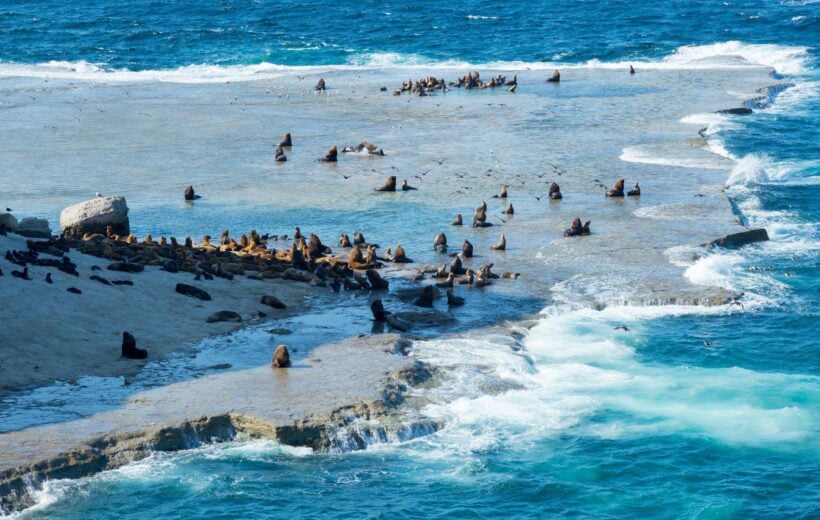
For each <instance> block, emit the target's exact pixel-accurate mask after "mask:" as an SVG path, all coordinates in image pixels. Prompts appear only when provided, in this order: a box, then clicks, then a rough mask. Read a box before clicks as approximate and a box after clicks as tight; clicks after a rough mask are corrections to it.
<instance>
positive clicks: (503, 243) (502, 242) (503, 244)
mask: <svg viewBox="0 0 820 520" xmlns="http://www.w3.org/2000/svg"><path fill="white" fill-rule="evenodd" d="M490 249H492V250H493V251H505V250H506V249H507V239H506V238H504V233H501V238H500V239H499V240H498V243H497V244H496V245H494V246H490Z"/></svg>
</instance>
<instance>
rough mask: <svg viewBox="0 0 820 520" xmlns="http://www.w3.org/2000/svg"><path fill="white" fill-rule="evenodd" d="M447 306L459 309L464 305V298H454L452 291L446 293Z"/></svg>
mask: <svg viewBox="0 0 820 520" xmlns="http://www.w3.org/2000/svg"><path fill="white" fill-rule="evenodd" d="M447 305H449V306H450V307H461V306H462V305H464V298H462V297H461V296H456V295H455V294H453V291H447Z"/></svg>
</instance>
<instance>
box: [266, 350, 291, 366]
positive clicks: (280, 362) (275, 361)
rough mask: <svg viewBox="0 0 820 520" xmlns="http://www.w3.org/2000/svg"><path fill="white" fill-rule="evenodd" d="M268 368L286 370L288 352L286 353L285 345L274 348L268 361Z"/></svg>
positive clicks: (288, 364) (288, 357) (288, 361)
mask: <svg viewBox="0 0 820 520" xmlns="http://www.w3.org/2000/svg"><path fill="white" fill-rule="evenodd" d="M270 366H272V367H273V368H287V367H289V366H290V352H288V347H287V346H286V345H279V346H278V347H276V350H275V351H274V352H273V357H272V358H271V360H270Z"/></svg>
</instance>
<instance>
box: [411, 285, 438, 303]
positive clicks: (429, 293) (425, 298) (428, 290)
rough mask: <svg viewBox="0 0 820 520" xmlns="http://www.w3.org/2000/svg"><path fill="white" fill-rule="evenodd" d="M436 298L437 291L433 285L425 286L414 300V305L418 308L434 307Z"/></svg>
mask: <svg viewBox="0 0 820 520" xmlns="http://www.w3.org/2000/svg"><path fill="white" fill-rule="evenodd" d="M435 296H436V289H435V288H434V287H433V286H432V285H425V286H424V288H423V289H422V290H421V294H419V295H418V296H417V297H416V299H415V300H413V305H416V306H418V307H432V306H433V300H434V299H435Z"/></svg>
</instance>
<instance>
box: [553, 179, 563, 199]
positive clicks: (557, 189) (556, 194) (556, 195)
mask: <svg viewBox="0 0 820 520" xmlns="http://www.w3.org/2000/svg"><path fill="white" fill-rule="evenodd" d="M563 198H564V196H563V195H561V188H560V187H559V186H558V184H557V183H555V182H553V183H552V184H550V200H561V199H563Z"/></svg>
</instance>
